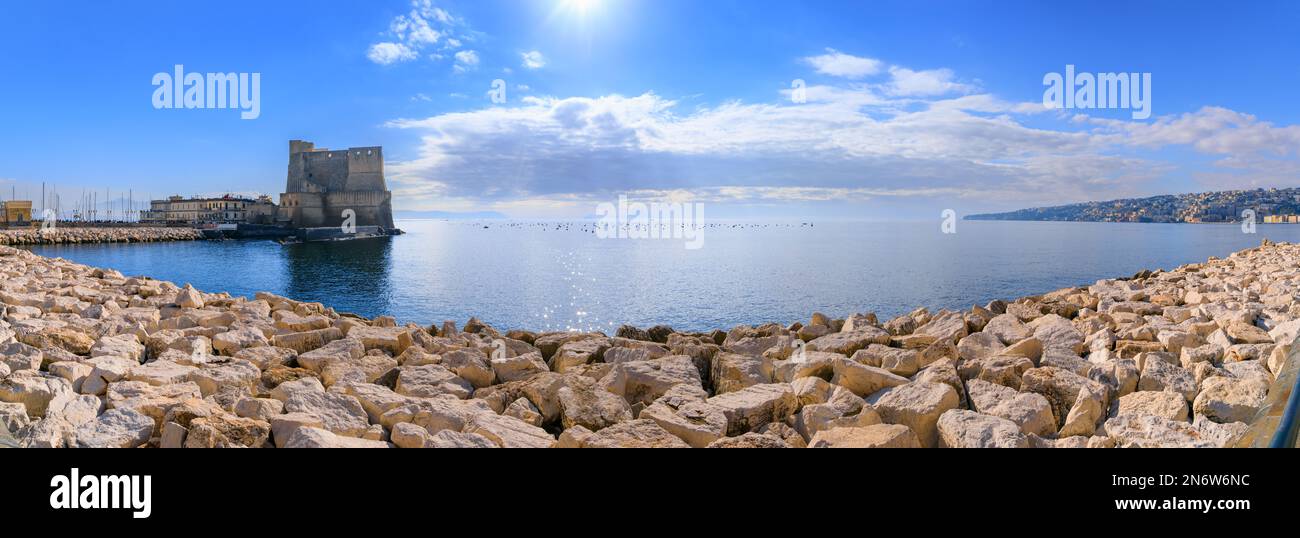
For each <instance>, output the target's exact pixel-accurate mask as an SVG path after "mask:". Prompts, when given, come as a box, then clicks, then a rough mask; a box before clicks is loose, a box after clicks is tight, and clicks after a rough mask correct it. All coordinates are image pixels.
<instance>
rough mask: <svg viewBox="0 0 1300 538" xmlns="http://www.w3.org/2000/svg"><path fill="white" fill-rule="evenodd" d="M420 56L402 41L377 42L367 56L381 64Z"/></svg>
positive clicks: (389, 63)
mask: <svg viewBox="0 0 1300 538" xmlns="http://www.w3.org/2000/svg"><path fill="white" fill-rule="evenodd" d="M416 56H418V54H416V52H415V51H414V50H411V48H410V47H407V46H406V45H403V44H401V43H389V42H383V43H375V44H374V45H371V46H370V50H369V51H367V52H366V58H369V59H370V61H372V62H375V63H377V64H379V65H391V64H395V63H398V62H405V61H408V60H414V59H415V58H416Z"/></svg>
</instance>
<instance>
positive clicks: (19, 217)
mask: <svg viewBox="0 0 1300 538" xmlns="http://www.w3.org/2000/svg"><path fill="white" fill-rule="evenodd" d="M0 221H3V222H4V224H5V225H7V226H26V225H28V224H30V223H31V222H32V202H31V201H30V200H9V201H7V202H0Z"/></svg>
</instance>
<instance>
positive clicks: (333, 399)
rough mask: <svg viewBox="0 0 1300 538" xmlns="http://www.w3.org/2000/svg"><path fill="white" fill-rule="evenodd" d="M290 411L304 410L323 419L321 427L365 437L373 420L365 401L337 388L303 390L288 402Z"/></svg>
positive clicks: (352, 435) (301, 411)
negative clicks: (334, 390) (339, 391)
mask: <svg viewBox="0 0 1300 538" xmlns="http://www.w3.org/2000/svg"><path fill="white" fill-rule="evenodd" d="M284 410H285V411H286V412H288V413H301V414H304V415H308V416H312V417H314V418H316V419H317V420H318V421H320V424H321V427H322V428H324V429H326V430H329V431H331V432H333V433H335V434H338V435H343V436H347V437H361V436H362V435H364V434H365V433H366V430H367V429H369V428H370V420H369V418H368V415H367V414H366V410H365V408H363V407H362V406H361V402H360V401H358V400H357V399H356V398H355V397H353V396H348V395H346V394H338V393H334V392H323V391H322V392H317V391H300V392H296V393H294V394H293V395H292V396H290V397H289V399H288V400H286V401H285V402H284Z"/></svg>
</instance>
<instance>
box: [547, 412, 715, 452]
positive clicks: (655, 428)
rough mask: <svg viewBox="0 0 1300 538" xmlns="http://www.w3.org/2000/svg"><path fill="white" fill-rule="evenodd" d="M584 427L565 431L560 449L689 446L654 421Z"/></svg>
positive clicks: (633, 421) (634, 421)
mask: <svg viewBox="0 0 1300 538" xmlns="http://www.w3.org/2000/svg"><path fill="white" fill-rule="evenodd" d="M583 429H584V428H575V430H577V431H576V432H574V433H570V432H569V431H568V430H566V431H565V434H567V435H568V439H565V438H564V437H563V436H562V438H561V440H560V443H559V444H558V446H560V447H563V448H690V445H688V444H686V442H685V441H682V440H681V439H680V438H678V437H677V436H675V435H673V434H671V433H668V431H667V430H665V429H663V428H662V427H660V426H659V424H657V423H656V422H655V421H653V420H645V419H642V420H632V421H628V422H623V423H620V424H616V425H614V426H610V427H608V428H604V429H602V430H600V431H597V432H590V431H587V432H582V430H583Z"/></svg>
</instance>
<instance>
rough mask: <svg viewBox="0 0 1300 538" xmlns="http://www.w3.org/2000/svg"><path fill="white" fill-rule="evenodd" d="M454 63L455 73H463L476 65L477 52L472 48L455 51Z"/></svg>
mask: <svg viewBox="0 0 1300 538" xmlns="http://www.w3.org/2000/svg"><path fill="white" fill-rule="evenodd" d="M455 56H456V65H455V66H454V68H455V70H456V72H457V73H464V72H466V71H469V70H471V69H474V68H475V67H478V53H477V52H474V51H472V50H462V51H460V52H457V53H456V55H455Z"/></svg>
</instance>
